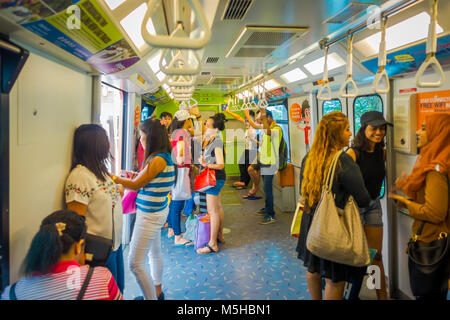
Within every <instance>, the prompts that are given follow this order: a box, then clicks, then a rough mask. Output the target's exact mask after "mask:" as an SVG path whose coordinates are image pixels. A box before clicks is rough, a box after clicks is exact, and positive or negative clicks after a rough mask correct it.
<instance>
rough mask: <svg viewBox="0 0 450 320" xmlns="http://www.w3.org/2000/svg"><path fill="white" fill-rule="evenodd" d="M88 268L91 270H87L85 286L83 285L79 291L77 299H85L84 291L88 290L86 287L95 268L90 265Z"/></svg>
mask: <svg viewBox="0 0 450 320" xmlns="http://www.w3.org/2000/svg"><path fill="white" fill-rule="evenodd" d="M88 268H89V270H88V272H87V275H86V278H85V279H84V282H83V286H82V287H81V289H80V292H79V293H78V296H77V300H83V297H84V293H85V292H86V289H87V287H88V285H89V281H90V280H91V277H92V274H93V273H94V268H91V267H90V266H89V265H88Z"/></svg>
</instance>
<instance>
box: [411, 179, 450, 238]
mask: <svg viewBox="0 0 450 320" xmlns="http://www.w3.org/2000/svg"><path fill="white" fill-rule="evenodd" d="M447 191H448V198H447V204H448V206H449V207H450V179H449V177H448V175H447ZM447 211H448V210H447ZM425 223H426V221H422V223H421V224H420V227H419V229H418V230H417V233H416V236H415V237H414V238H415V239H416V240H417V237H418V236H420V235H421V234H422V231H423V227H424V226H425Z"/></svg>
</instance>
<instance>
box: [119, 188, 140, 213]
mask: <svg viewBox="0 0 450 320" xmlns="http://www.w3.org/2000/svg"><path fill="white" fill-rule="evenodd" d="M136 197H137V191H128V192H127V193H126V194H125V196H124V197H123V199H122V208H123V213H135V212H136Z"/></svg>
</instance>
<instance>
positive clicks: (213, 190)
mask: <svg viewBox="0 0 450 320" xmlns="http://www.w3.org/2000/svg"><path fill="white" fill-rule="evenodd" d="M224 184H225V180H223V179H219V180H216V186H215V187H212V188H209V189H208V190H206V191H205V193H206V194H211V195H213V196H218V195H219V193H220V190H222V187H223V186H224Z"/></svg>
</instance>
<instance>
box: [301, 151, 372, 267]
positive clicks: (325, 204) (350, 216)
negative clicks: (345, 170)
mask: <svg viewBox="0 0 450 320" xmlns="http://www.w3.org/2000/svg"><path fill="white" fill-rule="evenodd" d="M341 153H342V151H340V152H338V153H337V154H336V155H335V157H334V158H333V161H332V162H331V165H330V168H329V169H328V173H327V179H326V183H325V185H324V186H323V189H322V196H321V198H320V201H319V204H318V205H317V208H316V210H315V212H314V216H313V220H312V222H311V227H310V229H309V232H308V236H307V238H306V247H307V248H308V250H309V251H310V252H311V253H312V254H314V255H315V256H318V257H320V258H322V259H326V260H330V261H333V262H337V263H341V264H345V265H350V266H355V267H364V266H367V265H369V264H370V254H369V246H368V244H367V239H366V234H365V232H364V227H363V225H362V223H361V217H360V215H359V210H358V206H357V205H356V203H355V200H354V199H353V197H352V196H349V199H348V201H347V204H346V205H345V208H344V210H342V209H339V208H337V207H336V203H335V202H334V196H333V192H332V187H333V177H334V174H335V171H336V164H337V162H338V160H339V156H340V155H341Z"/></svg>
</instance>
